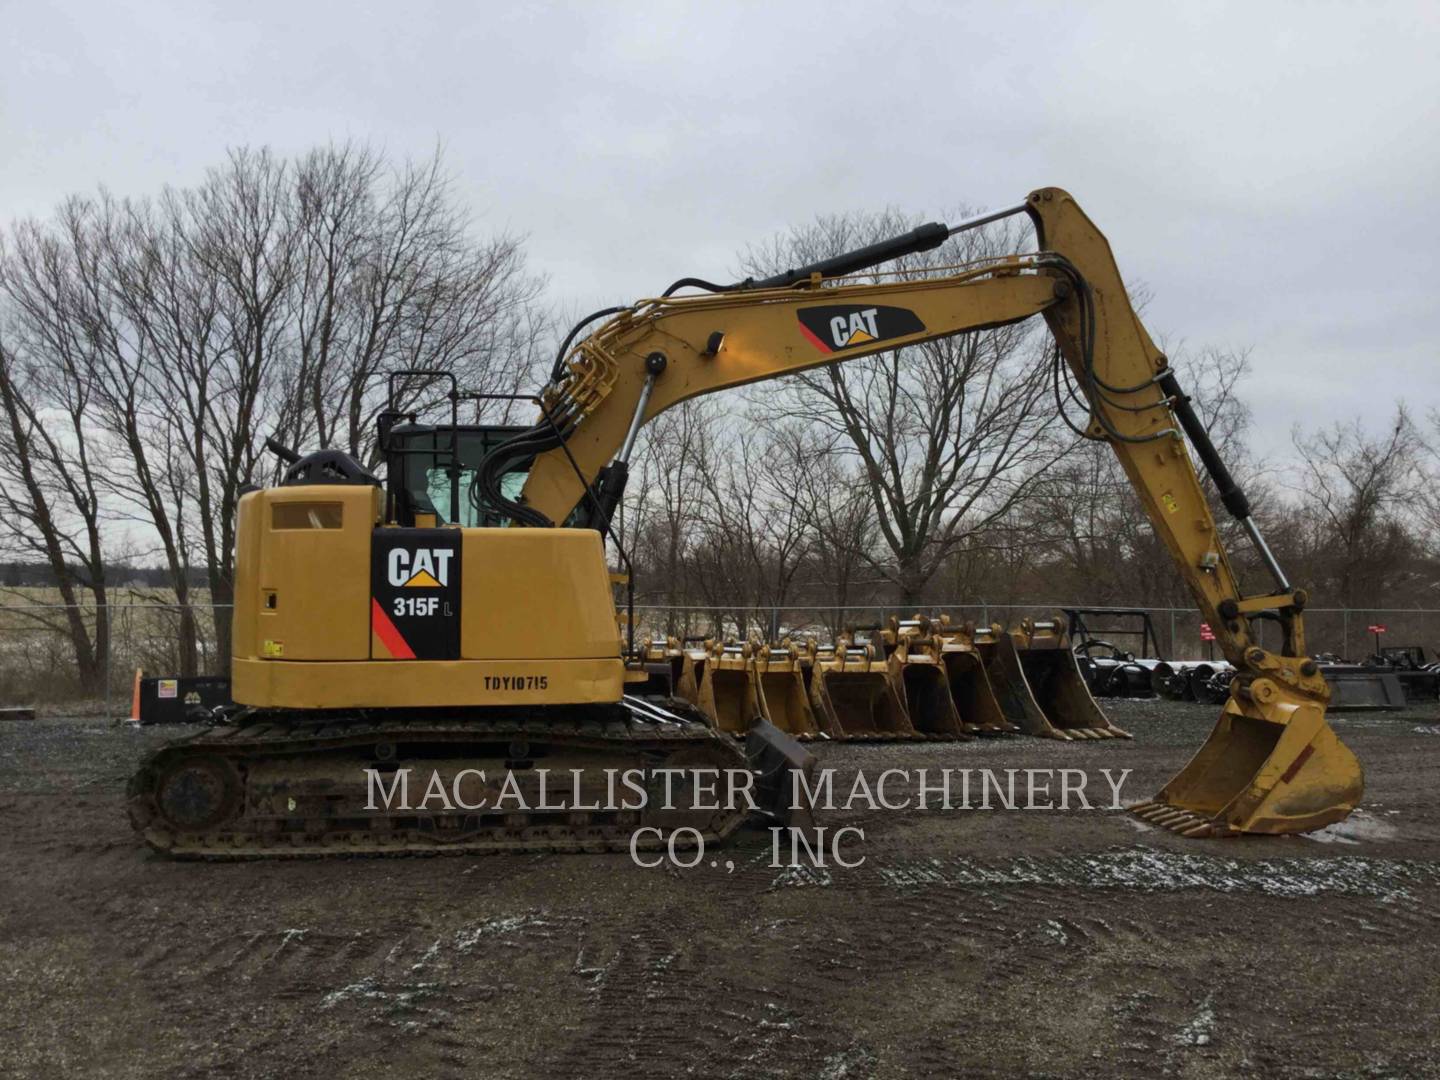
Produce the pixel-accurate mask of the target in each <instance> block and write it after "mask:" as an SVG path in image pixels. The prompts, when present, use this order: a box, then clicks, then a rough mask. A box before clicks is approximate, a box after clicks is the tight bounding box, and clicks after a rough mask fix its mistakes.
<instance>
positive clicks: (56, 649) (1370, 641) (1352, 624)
mask: <svg viewBox="0 0 1440 1080" xmlns="http://www.w3.org/2000/svg"><path fill="white" fill-rule="evenodd" d="M1085 607H1086V605H1083V604H1074V603H1043V602H1037V603H1032V604H984V603H972V604H919V605H912V606H911V607H910V608H907V609H903V610H902V609H901V608H900V607H898V606H897V605H894V604H881V605H872V606H863V607H861V606H851V607H846V608H839V607H833V606H831V607H814V606H795V607H746V606H727V607H724V608H720V609H715V608H699V607H664V606H657V605H638V604H637V605H636V608H635V618H636V624H637V625H636V640H637V642H644V641H648V640H653V639H657V638H665V637H697V638H699V637H718V638H735V639H744V638H750V637H757V636H758V637H766V638H770V639H772V640H773V639H778V638H781V637H784V636H786V635H805V636H813V637H815V638H817V639H820V640H830V639H832V638H833V637H834V636H835V635H837V634H839V633H842V632H845V631H847V630H852V629H865V628H868V627H874V626H879V625H883V624H884V623H885V622H886V621H887V620H888V619H889V617H890V616H891V615H901V616H905V615H911V614H914V613H915V612H916V611H919V612H921V613H924V614H926V615H931V616H937V615H941V614H945V615H948V616H950V618H951V620H952V621H953V622H956V623H964V622H966V621H972V620H973V621H974V622H976V623H978V624H981V625H986V624H989V623H992V622H996V623H1001V624H1002V625H1007V626H1008V625H1012V624H1015V623H1018V622H1019V621H1020V620H1021V619H1022V618H1026V617H1032V618H1048V617H1051V616H1053V615H1055V614H1057V613H1059V612H1060V611H1061V610H1062V609H1064V608H1085ZM1088 610H1093V611H1097V612H1101V613H1104V612H1112V613H1113V612H1118V611H1121V610H1143V611H1145V612H1147V613H1148V614H1149V615H1150V619H1151V622H1152V625H1153V627H1154V630H1155V635H1156V640H1157V642H1158V645H1159V649H1160V651H1161V653H1162V654H1163V655H1164V656H1165V657H1167V658H1170V659H1197V658H1204V657H1208V656H1211V655H1214V653H1213V649H1214V646H1213V643H1206V642H1204V641H1202V640H1201V634H1200V618H1199V616H1198V615H1197V614H1196V612H1195V610H1194V609H1193V608H1168V607H1145V606H1144V605H1136V606H1135V607H1134V608H1128V609H1120V608H1115V607H1113V606H1106V607H1097V608H1091V609H1088ZM187 611H188V613H189V618H190V620H191V625H192V626H193V636H194V641H195V649H194V652H195V674H197V675H225V674H227V673H228V669H229V659H228V657H226V656H223V655H221V649H220V645H219V642H220V638H219V637H218V635H217V634H216V631H215V620H216V619H217V618H220V619H225V620H228V619H229V617H230V608H229V606H228V605H215V606H211V605H208V604H202V605H194V606H191V607H189V608H188V609H187V608H186V607H184V606H182V605H178V604H165V603H152V602H145V601H138V600H137V601H134V602H126V603H118V604H114V605H111V606H110V607H108V608H107V609H106V613H107V615H108V620H109V638H110V643H109V649H108V655H106V654H105V651H104V650H102V658H101V662H100V663H98V664H97V665H96V670H95V671H94V673H93V675H92V677H91V678H90V679H89V680H88V683H87V680H86V679H85V678H84V677H83V675H82V671H81V669H80V665H79V664H78V663H77V661H76V653H75V648H74V644H73V637H72V632H71V625H70V624H71V616H72V614H73V615H74V616H76V617H77V618H78V620H79V622H80V624H81V625H82V627H83V628H84V633H85V635H86V636H87V638H88V639H89V640H90V641H92V642H93V641H94V640H95V634H96V628H97V625H98V624H99V623H100V619H99V617H98V616H99V613H98V612H97V610H96V609H95V608H94V607H93V606H83V605H82V606H79V607H73V608H72V607H67V606H66V605H63V604H45V603H10V602H6V603H0V705H22V704H23V705H29V704H61V703H73V702H79V701H85V700H88V701H92V702H95V703H96V704H97V705H102V703H103V708H104V709H105V712H106V713H107V714H108V715H119V714H122V713H123V712H124V711H126V710H128V708H129V700H130V692H131V686H132V680H133V679H134V676H135V671H136V669H143V670H144V671H145V672H146V673H148V674H152V675H175V674H180V673H181V672H182V671H183V670H184V667H185V664H184V659H185V658H184V656H183V655H182V653H183V651H184V650H183V649H182V646H181V642H182V640H183V636H184V635H183V630H184V629H185V624H186V613H187ZM1088 621H1089V622H1090V625H1091V627H1092V629H1096V628H1099V627H1109V626H1111V625H1116V624H1118V623H1120V622H1122V621H1126V620H1119V619H1111V618H1109V617H1107V616H1106V615H1104V614H1100V615H1096V616H1092V617H1090V619H1089V620H1088ZM1129 622H1130V624H1131V625H1133V626H1134V627H1135V628H1136V629H1138V628H1139V625H1140V623H1139V620H1138V619H1137V620H1133V621H1129ZM1256 626H1257V627H1258V628H1259V629H1258V632H1259V633H1260V634H1261V636H1262V641H1263V642H1264V643H1265V644H1266V645H1267V646H1269V647H1272V648H1273V647H1276V646H1278V645H1279V630H1278V628H1276V627H1274V626H1267V625H1266V624H1264V623H1257V624H1256ZM1374 626H1383V627H1384V628H1385V629H1384V631H1383V633H1382V634H1380V635H1379V639H1380V640H1379V643H1380V644H1384V645H1420V646H1423V647H1424V649H1425V651H1426V654H1427V655H1428V656H1429V657H1430V658H1431V659H1432V660H1434V659H1440V609H1428V608H1307V609H1306V611H1305V630H1306V647H1307V651H1308V652H1310V653H1332V654H1335V655H1338V656H1341V657H1345V658H1347V659H1350V660H1357V661H1358V660H1363V659H1364V658H1365V657H1367V656H1369V655H1370V654H1371V653H1373V652H1374V651H1375V648H1376V645H1377V635H1376V634H1375V633H1374V632H1372V631H1371V629H1370V628H1371V627H1374ZM1097 636H1101V637H1105V638H1106V639H1107V640H1113V641H1114V643H1115V644H1116V645H1118V646H1119V647H1121V648H1123V649H1129V650H1131V651H1134V652H1137V653H1138V652H1139V651H1140V639H1139V638H1138V637H1130V636H1125V635H1119V634H1113V633H1099V634H1097ZM117 709H118V710H119V713H117V711H116V710H117Z"/></svg>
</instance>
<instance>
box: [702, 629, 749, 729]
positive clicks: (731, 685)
mask: <svg viewBox="0 0 1440 1080" xmlns="http://www.w3.org/2000/svg"><path fill="white" fill-rule="evenodd" d="M750 653H751V646H750V644H749V643H748V642H747V643H745V644H744V645H739V644H736V643H734V642H726V643H725V644H723V645H717V646H716V647H715V648H714V650H713V651H712V652H711V654H710V659H709V660H708V662H707V663H706V665H705V672H704V675H703V676H702V678H703V680H704V687H703V688H702V689H701V691H700V695H701V697H702V698H704V699H706V700H707V701H709V702H710V703H711V704H712V707H713V708H714V710H715V712H714V714H713V715H714V718H715V726H716V727H718V728H719V729H720V730H721V731H728V732H730V733H732V734H735V735H743V734H745V732H747V731H749V730H750V728H751V726H752V725H753V724H754V723H755V721H756V720H757V719H762V718H763V716H764V713H763V711H762V706H761V704H760V696H759V692H758V687H757V684H756V681H755V666H754V663H753V662H752V659H751V655H750Z"/></svg>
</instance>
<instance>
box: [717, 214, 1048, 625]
mask: <svg viewBox="0 0 1440 1080" xmlns="http://www.w3.org/2000/svg"><path fill="white" fill-rule="evenodd" d="M915 224H916V222H915V221H914V220H912V219H909V218H907V217H905V216H903V215H901V214H899V213H897V212H895V211H893V210H892V211H887V212H884V213H880V214H854V215H848V216H833V217H824V218H820V219H818V220H817V221H816V222H815V223H814V224H812V225H810V226H807V227H804V228H798V229H794V230H792V231H791V232H790V233H789V234H786V235H784V236H781V237H777V238H776V239H775V240H774V241H772V242H771V243H770V244H769V245H768V246H766V247H765V248H763V249H758V250H752V251H750V252H749V253H748V254H747V255H746V257H745V260H744V262H745V269H746V270H747V271H749V272H752V273H766V272H772V271H773V270H775V269H776V268H779V267H782V266H793V265H796V264H798V263H802V262H809V261H812V260H814V259H817V258H820V257H824V256H827V255H833V254H835V253H837V252H840V251H843V250H847V249H850V248H854V247H857V246H860V245H862V244H867V243H872V242H874V241H876V240H878V239H880V238H881V237H885V236H892V235H895V234H897V233H900V232H902V231H904V230H906V229H909V228H912V227H913V226H914V225H915ZM1019 240H1020V234H1019V232H1018V231H1017V230H1016V229H1014V228H1013V227H1011V226H1010V225H1009V223H1006V224H1005V225H1002V226H997V227H995V228H991V229H985V230H974V231H971V232H967V233H962V234H960V235H958V236H956V237H952V238H951V239H950V240H949V241H947V242H946V243H945V244H944V245H942V246H941V247H939V248H936V249H935V250H933V251H930V252H925V253H922V254H918V255H911V256H907V257H906V258H905V259H903V260H901V261H900V262H899V263H898V264H897V266H898V270H899V272H900V273H902V274H903V275H905V276H907V277H915V276H923V275H925V274H926V273H928V272H933V271H934V270H935V268H938V267H942V266H948V265H954V264H956V263H963V262H971V261H974V260H977V259H982V258H986V257H990V256H993V255H996V254H1000V253H1005V252H1012V251H1014V250H1016V249H1017V247H1018V245H1019ZM1039 343H1040V338H1039V336H1038V335H1037V334H1036V333H1035V328H1034V327H1032V326H1030V325H1028V324H1025V323H1020V324H1015V325H1012V326H1006V327H1001V328H998V329H994V330H986V331H980V332H976V333H969V334H960V335H957V336H954V337H950V338H945V339H942V340H939V341H932V342H927V343H924V344H921V345H915V346H909V347H906V348H901V349H896V350H891V351H889V352H884V353H880V354H877V355H875V356H872V357H867V358H864V359H861V360H853V361H850V362H848V363H844V364H832V365H829V366H827V367H824V368H820V369H818V370H815V371H810V372H804V373H801V374H798V375H795V376H792V377H791V378H789V379H787V380H784V381H783V383H781V384H777V385H775V386H774V387H773V388H767V389H764V390H761V391H759V392H758V394H757V395H756V400H758V401H760V402H763V403H764V404H766V405H767V406H768V407H769V410H770V415H771V416H776V417H778V416H781V415H787V416H798V417H802V418H804V419H805V420H807V421H809V422H810V423H812V424H813V425H815V427H816V428H817V429H818V430H820V431H822V432H824V433H826V435H827V436H834V437H835V438H836V440H837V444H836V445H837V446H839V447H842V448H843V452H844V453H845V454H846V455H847V456H849V457H851V458H853V460H854V462H855V463H856V464H857V465H858V475H859V479H860V481H861V483H862V484H863V486H864V488H865V490H866V491H867V493H868V495H869V498H870V501H871V504H872V506H873V508H874V512H875V523H876V528H877V530H878V534H879V537H880V539H881V541H882V544H881V545H880V546H879V547H878V548H877V550H875V551H872V552H870V553H869V554H868V556H867V558H868V562H869V564H870V566H871V567H872V569H873V570H874V571H875V572H877V573H878V574H880V575H881V576H883V577H884V578H886V579H887V580H888V581H890V582H891V583H893V585H894V586H895V588H896V590H897V592H898V598H899V601H900V603H901V604H902V605H907V606H908V605H910V604H913V603H915V602H918V601H919V600H920V598H921V596H922V593H923V592H924V590H925V588H926V586H927V584H928V583H929V582H930V580H931V578H932V577H933V576H934V574H935V572H936V570H937V569H938V568H939V567H940V566H941V565H942V564H943V563H944V562H945V561H946V560H947V559H948V558H950V557H951V556H952V555H953V554H954V553H956V552H957V551H959V550H961V549H963V548H964V547H965V545H966V544H967V543H968V542H970V540H971V538H972V537H974V536H976V535H977V534H978V533H980V532H983V531H984V530H985V529H986V528H987V527H988V526H989V525H990V523H992V522H994V521H996V520H998V519H1001V518H1003V517H1004V516H1005V515H1006V514H1008V513H1009V512H1010V511H1011V510H1012V509H1013V508H1014V507H1015V506H1016V505H1017V504H1018V503H1019V502H1020V501H1022V500H1023V499H1024V498H1026V497H1027V495H1028V494H1029V493H1030V492H1031V490H1032V489H1033V487H1034V485H1035V483H1036V481H1037V478H1038V477H1039V476H1040V475H1042V473H1043V471H1044V469H1045V468H1046V467H1047V466H1048V465H1049V464H1050V463H1051V462H1052V461H1053V460H1055V457H1056V455H1057V452H1058V451H1057V445H1056V443H1055V441H1054V440H1053V439H1049V438H1047V437H1046V434H1047V428H1048V426H1049V422H1050V406H1049V404H1048V401H1049V399H1048V396H1047V393H1048V383H1047V381H1046V378H1045V370H1046V369H1045V366H1044V363H1043V360H1044V356H1043V352H1042V350H1041V349H1040V347H1039Z"/></svg>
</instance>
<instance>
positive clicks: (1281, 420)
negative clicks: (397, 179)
mask: <svg viewBox="0 0 1440 1080" xmlns="http://www.w3.org/2000/svg"><path fill="white" fill-rule="evenodd" d="M0 25H3V26H4V27H5V41H6V45H7V48H6V49H5V52H4V62H3V63H0V162H3V169H0V215H3V217H4V218H5V219H7V220H8V219H11V218H14V217H17V216H24V215H31V214H45V213H47V212H48V211H49V209H50V208H51V207H52V206H53V204H54V203H55V201H56V200H57V199H58V198H60V197H61V196H63V195H65V194H67V193H70V192H75V191H90V190H93V189H94V188H95V187H96V186H97V185H99V184H104V185H106V186H108V187H109V188H110V189H112V190H113V191H115V192H116V193H118V194H121V195H140V194H147V193H152V192H155V191H157V190H158V189H159V188H160V187H161V186H162V185H163V184H166V183H172V184H178V185H184V184H190V183H194V182H195V181H197V180H198V179H199V178H200V177H201V176H202V174H203V172H204V170H205V168H206V167H207V166H208V165H211V164H214V163H215V162H217V161H218V160H220V159H221V158H222V156H223V154H224V152H225V149H226V147H228V146H233V145H237V144H242V143H248V144H254V145H261V144H268V145H270V146H272V147H274V148H275V149H277V150H279V151H282V152H286V153H289V152H296V151H301V150H303V149H305V148H307V147H309V146H311V145H313V144H315V143H320V142H325V141H327V140H331V139H335V140H343V139H348V138H354V139H358V140H366V141H369V142H371V143H373V144H375V145H377V146H379V147H383V148H384V149H386V150H388V151H389V152H391V153H392V154H393V155H396V156H404V155H416V156H424V155H426V154H428V153H429V152H430V151H431V150H432V149H433V148H434V146H435V144H436V142H437V141H438V142H439V143H441V144H442V145H443V146H444V148H445V152H446V159H447V161H448V163H449V166H450V168H451V169H452V170H453V171H454V172H455V173H456V174H457V176H458V180H459V185H460V186H459V191H460V193H461V195H462V197H463V198H464V199H465V201H466V202H467V203H468V204H469V205H470V207H471V208H472V210H473V212H474V214H475V216H476V218H477V221H478V222H479V223H480V225H481V227H482V228H504V229H509V230H512V231H515V232H519V233H523V234H525V235H526V236H528V238H529V239H528V251H529V253H530V257H531V260H532V263H533V264H534V265H535V266H536V267H537V268H538V269H540V270H543V271H544V272H545V273H546V274H548V275H549V278H550V281H551V289H552V294H553V295H554V296H555V297H556V298H557V299H558V300H559V301H561V302H563V303H565V304H567V305H572V306H574V307H577V308H578V307H584V306H587V305H589V306H596V305H599V304H602V303H609V302H612V301H614V300H616V299H629V298H633V297H635V296H639V295H651V294H653V293H654V292H655V291H656V290H658V289H659V288H663V287H664V285H666V284H668V283H669V282H670V281H671V280H672V279H674V278H676V277H679V276H681V275H683V274H699V275H703V276H709V275H715V276H720V275H723V274H724V272H725V271H726V270H729V269H733V268H734V267H735V265H736V253H737V252H738V251H739V250H740V249H742V248H743V247H744V246H745V245H746V244H747V243H750V242H755V241H759V240H763V239H764V238H766V237H767V236H769V235H770V234H772V233H774V232H776V231H778V230H781V229H783V228H785V227H786V226H787V225H789V224H791V223H797V222H802V221H805V220H807V219H809V218H810V217H812V216H813V215H814V214H816V213H822V212H831V211H847V210H857V209H868V208H881V207H884V206H887V205H893V206H897V207H900V208H902V209H904V210H907V211H914V212H930V213H932V214H935V213H938V212H939V211H940V210H941V209H943V208H946V207H951V206H954V205H956V204H959V203H967V204H971V205H988V206H999V205H1005V204H1009V203H1012V202H1016V201H1019V199H1021V198H1023V196H1024V195H1025V194H1026V193H1027V192H1028V191H1029V190H1030V189H1031V188H1034V187H1039V186H1042V185H1048V184H1054V185H1058V186H1061V187H1065V188H1068V189H1069V190H1070V191H1071V192H1072V193H1073V194H1074V195H1075V196H1076V197H1077V198H1078V199H1079V200H1080V202H1081V204H1082V205H1083V206H1084V207H1085V208H1086V210H1087V212H1088V213H1089V214H1090V216H1091V217H1092V218H1093V219H1094V220H1095V221H1096V223H1097V224H1098V225H1099V226H1100V227H1101V229H1103V230H1104V231H1105V232H1106V233H1107V234H1108V235H1109V237H1110V241H1111V244H1112V246H1113V248H1114V251H1115V254H1116V257H1117V259H1118V260H1119V263H1120V267H1121V269H1122V271H1123V272H1124V273H1125V275H1126V277H1127V280H1129V281H1130V282H1131V283H1132V284H1133V283H1135V282H1137V281H1143V282H1145V283H1146V284H1147V285H1148V286H1149V287H1150V289H1151V290H1152V291H1153V294H1154V299H1153V301H1152V302H1151V306H1150V308H1149V309H1148V311H1147V316H1146V318H1147V323H1148V324H1149V325H1150V328H1151V330H1152V331H1153V332H1154V333H1155V334H1156V335H1157V336H1164V337H1166V338H1168V339H1170V340H1172V341H1174V340H1178V339H1183V340H1185V341H1187V342H1189V343H1190V344H1192V345H1201V344H1217V345H1222V346H1235V347H1241V346H1245V347H1251V348H1253V350H1254V354H1253V355H1254V364H1255V374H1254V376H1253V377H1252V378H1251V380H1250V381H1249V384H1248V387H1247V395H1246V396H1247V397H1248V399H1249V400H1250V402H1251V404H1252V405H1253V406H1254V407H1255V409H1256V411H1257V414H1261V415H1263V417H1264V419H1265V422H1266V428H1267V431H1268V432H1269V434H1264V435H1262V436H1261V437H1260V438H1259V439H1257V442H1259V443H1260V445H1261V446H1262V447H1264V448H1267V449H1276V450H1280V449H1283V448H1284V447H1285V446H1286V445H1287V444H1288V437H1289V428H1290V426H1291V425H1292V424H1293V423H1296V422H1300V423H1304V424H1307V425H1309V424H1313V423H1316V422H1329V421H1333V420H1336V419H1343V418H1347V417H1350V416H1353V415H1355V414H1356V412H1357V411H1358V412H1359V413H1360V414H1361V415H1362V416H1363V417H1365V418H1366V419H1367V420H1368V421H1370V422H1371V423H1372V424H1375V425H1378V424H1380V423H1382V422H1383V420H1384V418H1385V417H1386V416H1387V415H1388V414H1389V413H1390V412H1391V411H1392V410H1393V408H1394V403H1395V402H1396V401H1397V400H1400V399H1404V400H1405V401H1406V402H1407V403H1408V404H1409V405H1411V406H1412V407H1413V408H1414V409H1415V410H1416V412H1417V413H1423V412H1424V410H1426V409H1428V408H1431V407H1435V406H1440V390H1437V389H1436V385H1437V384H1436V378H1435V376H1436V361H1437V347H1436V341H1437V338H1440V314H1437V307H1436V303H1435V301H1434V299H1433V297H1432V294H1433V292H1434V290H1435V288H1436V282H1437V280H1440V272H1437V271H1440V256H1437V245H1440V235H1437V233H1440V228H1437V215H1440V210H1437V206H1436V201H1437V197H1440V184H1437V180H1440V116H1437V111H1440V110H1437V104H1440V47H1437V46H1440V32H1437V30H1440V4H1437V3H1435V2H1434V0H1430V2H1429V3H1415V4H1399V3H1397V4H1376V3H1366V4H1360V3H1355V4H1350V5H1321V4H1314V3H1305V4H1300V3H1295V4H1289V5H1284V4H1278V3H1255V2H1251V3H1243V4H1234V5H1226V4H1204V3H1185V4H1178V3H1176V4H1165V3H1154V2H1149V3H1135V4H1103V5H1102V4H1078V3H1072V4H1059V3H1055V4H1038V5H1033V6H1025V5H1020V4H1012V3H993V4H976V5H965V4H918V3H912V4H905V3H895V2H890V3H873V4H859V3H855V4H847V3H826V4H810V3H798V2H793V0H790V2H785V3H776V2H770V3H753V4H752V3H740V2H730V3H717V2H713V0H712V2H710V3H694V4H684V3H664V4H661V3H655V4H618V3H617V4H601V3H592V4H578V3H577V4H572V5H542V4H534V3H511V4H505V5H501V4H482V3H471V4H468V5H466V4H460V3H434V4H429V3H418V2H415V0H404V2H400V3H396V2H393V0H391V2H389V3H357V2H348V3H311V2H304V0H288V2H285V3H265V2H257V0H250V2H247V3H234V2H233V0H232V2H228V3H213V4H212V3H200V2H187V3H180V2H177V3H168V4H167V3H124V2H118V0H106V2H103V3H78V2H76V3H53V2H52V3H39V2H35V0H0Z"/></svg>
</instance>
